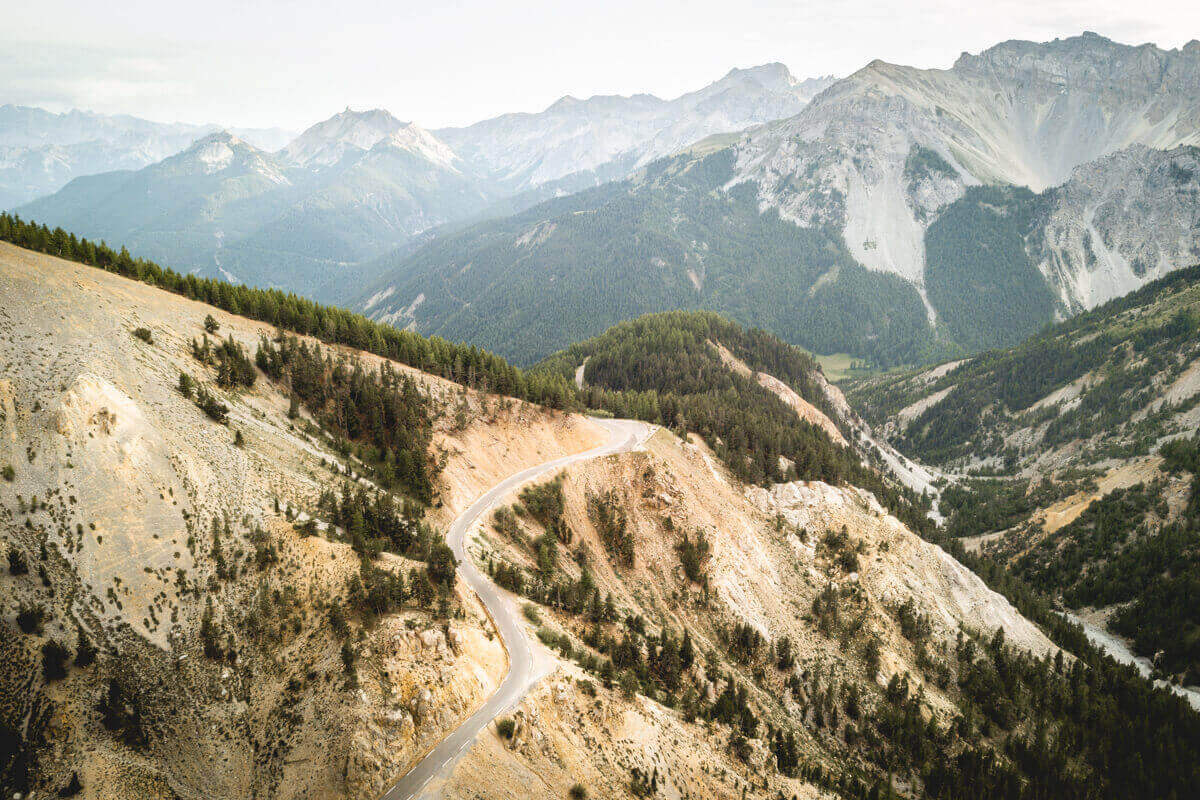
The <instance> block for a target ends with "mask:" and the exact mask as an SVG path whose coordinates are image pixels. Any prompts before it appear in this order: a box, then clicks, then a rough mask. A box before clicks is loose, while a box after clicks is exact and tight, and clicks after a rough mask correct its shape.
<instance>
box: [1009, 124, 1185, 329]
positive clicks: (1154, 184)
mask: <svg viewBox="0 0 1200 800" xmlns="http://www.w3.org/2000/svg"><path fill="white" fill-rule="evenodd" d="M1198 200H1200V150H1197V149H1196V148H1195V147H1179V148H1175V149H1173V150H1170V151H1165V152H1164V151H1161V150H1153V149H1150V148H1148V147H1145V146H1141V145H1135V146H1133V147H1130V148H1127V149H1125V150H1122V151H1120V152H1117V153H1114V154H1113V155H1110V156H1107V157H1105V158H1102V159H1100V160H1098V161H1095V162H1092V163H1089V164H1085V165H1083V166H1080V167H1077V168H1076V169H1075V170H1074V172H1073V173H1072V175H1071V179H1070V180H1069V181H1067V182H1066V183H1065V184H1063V185H1062V186H1060V187H1058V188H1056V189H1053V190H1051V191H1049V192H1047V193H1046V209H1045V212H1044V214H1045V216H1044V218H1043V219H1041V220H1040V221H1039V235H1037V236H1035V237H1033V239H1032V240H1031V241H1030V243H1029V251H1030V256H1031V257H1032V259H1033V260H1034V263H1036V264H1037V265H1038V268H1039V269H1040V270H1041V271H1042V273H1043V274H1044V275H1045V276H1046V278H1047V280H1049V281H1050V283H1051V286H1052V287H1054V288H1055V289H1057V291H1058V294H1059V298H1060V300H1061V302H1062V303H1063V305H1064V306H1066V307H1067V308H1069V309H1071V310H1081V309H1086V308H1094V307H1095V306H1097V305H1099V304H1101V303H1103V302H1105V301H1107V300H1111V299H1112V298H1114V297H1119V296H1121V295H1123V294H1126V293H1128V292H1131V291H1133V290H1134V289H1136V288H1138V287H1139V286H1141V285H1142V284H1144V283H1147V282H1148V281H1151V280H1154V279H1155V278H1159V277H1162V276H1163V275H1164V274H1166V273H1167V272H1170V271H1171V270H1172V269H1175V268H1177V267H1179V266H1183V265H1187V264H1193V263H1197V262H1200V215H1197V211H1196V209H1197V202H1198Z"/></svg>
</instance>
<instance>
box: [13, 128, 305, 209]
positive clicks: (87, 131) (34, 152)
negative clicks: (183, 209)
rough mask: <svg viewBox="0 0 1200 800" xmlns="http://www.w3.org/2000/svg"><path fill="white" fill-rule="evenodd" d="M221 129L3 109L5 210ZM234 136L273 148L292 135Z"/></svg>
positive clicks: (146, 161) (135, 165)
mask: <svg viewBox="0 0 1200 800" xmlns="http://www.w3.org/2000/svg"><path fill="white" fill-rule="evenodd" d="M217 130H219V128H218V127H217V126H216V125H187V124H182V123H161V122H151V121H149V120H144V119H138V118H137V117H130V116H125V115H117V116H107V115H104V114H93V113H91V112H87V111H69V112H67V113H65V114H55V113H52V112H50V111H44V110H42V109H40V108H28V107H25V106H15V105H3V106H0V208H5V209H11V208H15V207H17V206H19V205H21V204H23V203H27V202H29V201H30V200H33V199H35V198H38V197H42V196H44V195H47V194H50V193H52V192H56V191H58V190H59V189H61V188H62V187H63V186H65V185H66V184H67V183H69V182H70V181H71V180H73V179H75V178H78V177H82V176H84V175H94V174H96V173H99V172H109V171H112V170H125V169H141V168H142V167H145V166H148V165H150V164H153V163H155V162H157V161H161V160H162V159H164V158H166V157H168V156H171V155H174V154H175V153H178V152H179V151H181V150H183V149H184V148H186V147H188V146H189V145H190V144H191V143H192V142H194V141H195V140H196V139H199V138H200V137H202V136H205V135H207V134H210V133H213V132H215V131H217ZM233 133H234V134H235V135H237V136H240V137H241V138H243V139H246V140H247V141H250V142H253V143H254V144H255V145H257V146H258V147H262V148H265V149H268V150H274V149H277V148H279V147H281V146H283V144H284V143H285V142H287V141H288V140H289V139H291V137H292V136H293V134H292V133H291V132H289V131H286V130H283V129H281V128H267V129H251V128H247V129H241V128H238V129H235V130H234V131H233Z"/></svg>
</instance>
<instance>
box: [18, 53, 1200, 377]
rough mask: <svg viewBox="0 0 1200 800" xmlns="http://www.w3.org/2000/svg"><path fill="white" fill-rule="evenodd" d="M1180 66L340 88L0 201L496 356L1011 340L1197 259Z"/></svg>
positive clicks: (877, 69) (974, 347) (1187, 99)
mask: <svg viewBox="0 0 1200 800" xmlns="http://www.w3.org/2000/svg"><path fill="white" fill-rule="evenodd" d="M1198 81H1200V42H1191V43H1189V44H1188V45H1186V46H1184V47H1182V48H1180V49H1176V50H1163V49H1160V48H1158V47H1156V46H1154V45H1149V44H1147V45H1140V46H1137V47H1132V46H1127V45H1123V44H1118V43H1115V42H1113V41H1110V40H1108V39H1106V38H1104V37H1101V36H1098V35H1096V34H1092V33H1085V34H1083V35H1081V36H1077V37H1072V38H1068V39H1060V40H1055V41H1053V42H1047V43H1034V42H1020V41H1010V42H1004V43H1001V44H998V45H996V46H994V47H992V48H990V49H988V50H986V51H984V52H982V53H980V54H978V55H969V54H964V55H963V56H961V57H960V58H959V59H958V60H957V61H956V62H955V64H954V65H953V66H952V67H951V68H949V69H942V70H938V69H932V70H929V69H916V68H912V67H905V66H898V65H894V64H888V63H884V62H882V61H874V62H872V63H870V64H868V65H867V66H866V67H864V68H863V69H861V70H859V71H858V72H856V73H854V74H853V75H851V76H849V77H847V78H844V79H841V80H835V79H833V78H820V79H812V80H806V81H798V80H796V79H795V78H794V77H792V76H791V74H790V73H789V72H788V71H787V69H786V68H785V67H783V66H782V65H780V64H767V65H764V66H761V67H756V68H753V69H745V70H733V71H731V72H730V73H729V74H727V75H726V76H725V77H723V78H722V79H721V80H719V81H716V82H715V83H713V84H710V85H708V86H706V87H704V88H703V89H700V90H698V91H695V92H692V93H689V94H685V95H683V96H681V97H678V98H676V99H674V100H663V99H661V98H657V97H654V96H651V95H634V96H631V97H620V96H597V97H592V98H589V99H586V100H579V99H576V98H573V97H570V96H568V97H564V98H562V99H561V100H559V101H558V102H556V103H554V104H553V105H551V106H550V107H549V108H547V109H546V110H544V111H542V112H540V113H536V114H507V115H503V116H500V117H496V118H494V119H490V120H485V121H483V122H479V123H476V124H474V125H471V126H468V127H464V128H445V129H438V130H426V129H423V128H421V127H420V126H418V125H417V124H415V123H408V122H402V121H400V120H399V119H397V118H396V117H394V116H392V115H391V114H390V113H388V112H387V111H383V110H379V109H376V110H372V111H364V112H355V111H351V110H349V109H347V110H346V111H344V112H343V113H341V114H338V115H335V116H334V117H331V118H330V119H328V120H325V121H323V122H321V123H318V124H316V125H314V126H312V127H310V128H309V129H308V130H306V131H305V132H304V133H302V134H301V135H300V136H299V137H297V138H296V139H294V140H292V141H291V142H289V143H288V144H287V145H286V146H284V147H282V148H281V149H279V150H277V151H275V152H268V151H266V150H262V149H259V148H256V147H255V146H254V145H252V144H251V143H250V142H249V141H247V140H246V139H245V138H244V137H239V136H236V135H234V134H232V133H228V132H220V133H214V134H210V135H209V136H208V137H205V138H202V139H200V140H198V141H196V142H195V143H194V144H192V145H191V146H189V147H188V148H187V149H185V150H183V151H182V152H180V153H178V154H176V155H173V156H170V157H168V158H166V159H163V160H161V161H158V162H156V163H153V164H150V165H149V166H145V167H143V168H141V169H137V170H124V171H115V172H108V173H103V174H99V175H92V176H88V177H85V178H80V179H77V180H75V181H73V182H71V183H70V184H68V185H67V186H66V187H64V188H63V189H61V190H60V191H58V192H56V193H55V194H53V195H50V196H48V197H43V198H41V199H39V200H35V201H34V202H32V203H29V204H26V205H24V206H22V207H21V208H20V209H19V211H20V213H21V214H22V215H25V216H28V217H31V218H34V219H37V220H38V221H42V222H45V223H47V224H50V225H61V226H63V227H65V228H67V229H69V230H72V231H77V232H80V233H83V234H86V235H88V236H91V237H93V238H105V239H108V240H110V241H119V242H122V243H127V244H129V245H130V246H132V247H135V248H136V249H137V251H138V252H140V253H143V254H145V255H146V256H148V257H151V258H154V259H157V260H160V261H164V262H167V263H171V264H174V265H176V266H177V267H180V268H182V269H185V270H188V271H197V272H199V273H201V274H206V275H219V276H221V277H224V278H227V279H229V280H235V281H241V282H245V283H249V284H254V285H264V286H275V287H280V288H285V289H289V290H294V291H298V292H301V293H304V294H307V295H309V296H313V297H316V298H318V299H325V300H335V301H338V302H345V303H350V304H353V305H355V307H356V308H357V309H359V310H362V311H364V312H366V313H369V314H370V315H372V316H373V317H374V318H376V319H380V320H386V321H389V322H392V323H394V324H399V325H404V326H413V327H415V328H416V329H417V330H420V331H422V332H425V333H430V334H438V335H441V336H445V337H448V338H451V339H456V340H464V341H468V342H470V343H473V344H477V345H481V346H486V347H489V348H491V349H494V350H495V351H497V352H499V353H501V354H503V355H505V356H507V357H509V358H512V359H514V360H516V361H518V362H520V363H526V364H529V363H533V362H536V361H537V360H538V359H540V358H542V357H544V356H546V355H548V354H549V353H551V352H553V351H554V350H556V349H559V348H562V347H565V346H567V345H569V344H570V343H572V342H574V341H578V340H579V339H581V338H586V337H588V336H592V335H595V334H596V333H599V332H600V331H602V330H604V329H605V328H606V327H607V326H609V325H612V324H615V323H617V322H619V321H621V320H622V319H628V318H629V317H631V316H636V315H637V314H640V313H646V312H654V311H663V310H669V309H708V310H714V311H718V312H720V313H723V314H726V315H728V316H730V317H732V318H734V319H736V320H737V321H739V322H741V323H743V324H747V325H756V326H761V327H764V328H766V329H768V330H770V331H772V332H774V333H776V334H778V335H780V336H782V337H784V338H785V339H786V340H787V341H789V342H791V343H794V344H798V345H801V346H803V347H805V348H808V349H810V350H813V351H815V352H819V353H827V354H828V353H846V354H849V355H850V356H852V357H854V358H859V359H865V360H866V361H868V362H869V363H871V364H872V365H874V366H876V367H890V366H893V365H897V364H910V363H918V362H928V361H933V360H937V359H939V358H944V357H953V356H958V355H964V354H968V353H972V352H976V351H979V350H981V349H986V348H988V347H994V346H1006V345H1011V344H1014V343H1016V342H1017V341H1019V340H1021V339H1022V338H1024V337H1025V336H1028V335H1029V334H1031V333H1033V332H1034V331H1036V330H1038V329H1039V328H1040V327H1042V326H1043V325H1045V324H1047V323H1049V322H1053V321H1055V320H1058V319H1064V318H1066V317H1069V316H1071V315H1072V314H1076V313H1079V312H1080V311H1082V310H1086V309H1088V308H1092V307H1095V306H1096V305H1098V304H1100V303H1103V302H1105V301H1106V300H1108V299H1111V298H1113V297H1117V296H1119V295H1121V294H1123V293H1125V292H1128V291H1131V290H1133V289H1135V288H1137V287H1138V286H1141V285H1143V284H1144V283H1145V282H1147V281H1149V280H1152V279H1154V278H1155V277H1158V276H1161V275H1163V274H1166V273H1167V272H1169V271H1171V270H1173V269H1176V268H1178V267H1180V266H1185V265H1188V264H1190V263H1192V262H1193V261H1195V260H1197V259H1198V258H1200V221H1198V218H1197V215H1196V213H1195V208H1196V199H1197V196H1198V192H1200V170H1198V166H1200V165H1198V164H1197V150H1196V149H1195V148H1196V145H1197V144H1200V97H1198V96H1197V95H1196V93H1195V92H1194V91H1193V87H1194V86H1195V85H1197V82H1198ZM583 308H586V309H587V311H588V313H587V314H580V313H579V311H580V309H583Z"/></svg>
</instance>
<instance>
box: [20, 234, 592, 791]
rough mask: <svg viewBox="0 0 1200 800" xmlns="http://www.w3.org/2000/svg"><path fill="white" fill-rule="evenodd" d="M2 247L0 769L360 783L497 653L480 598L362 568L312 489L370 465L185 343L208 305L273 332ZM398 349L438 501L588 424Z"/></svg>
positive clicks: (573, 446) (313, 787) (200, 328)
mask: <svg viewBox="0 0 1200 800" xmlns="http://www.w3.org/2000/svg"><path fill="white" fill-rule="evenodd" d="M2 247H3V251H2V252H0V298H2V300H0V338H2V340H3V343H4V344H3V348H2V352H3V376H2V380H0V409H2V412H0V464H3V465H4V470H5V479H4V480H3V481H0V505H2V511H0V514H2V516H3V519H2V522H0V524H2V525H3V537H2V538H3V542H4V544H3V548H4V551H5V557H6V560H5V562H4V563H5V564H6V567H7V568H6V569H5V570H3V572H2V574H0V584H2V585H3V596H4V598H5V600H4V608H3V614H4V618H5V619H4V622H3V624H4V626H5V628H6V631H7V632H6V633H5V635H4V636H3V637H0V638H3V640H4V644H3V649H4V651H5V654H4V658H3V662H4V664H5V665H6V666H5V670H4V674H3V678H2V679H0V697H3V698H4V701H3V713H2V715H0V723H2V724H3V727H4V731H5V735H6V742H8V741H11V740H10V739H8V738H7V737H11V736H15V737H16V743H23V744H22V747H21V749H20V751H19V752H18V753H17V754H15V759H16V760H15V761H14V762H13V763H12V764H11V765H9V764H6V765H5V768H6V769H9V770H10V771H9V772H7V773H6V775H7V777H6V779H5V783H6V785H7V786H11V787H13V788H14V790H17V791H22V792H24V791H27V789H26V788H25V787H26V786H28V787H29V788H30V789H33V790H34V791H35V792H41V793H54V792H56V791H58V790H60V789H62V788H64V787H68V786H70V785H72V784H73V782H77V783H78V784H79V785H80V786H81V787H82V795H81V796H91V797H148V796H165V797H211V796H214V794H217V795H221V796H226V797H239V796H244V797H249V796H253V795H260V796H263V795H265V796H272V797H301V796H303V797H344V796H358V797H374V796H375V795H376V794H377V793H378V792H379V791H380V790H381V789H382V788H383V786H384V785H386V784H387V783H388V782H389V781H391V780H394V779H395V777H397V775H398V774H401V773H402V772H403V771H404V770H405V769H406V768H407V766H408V765H409V764H411V763H413V762H414V761H415V760H416V758H417V757H418V756H419V755H420V754H421V752H422V751H423V750H424V749H426V748H428V747H430V746H432V745H433V744H434V743H436V742H437V741H438V740H439V739H440V738H441V737H442V736H443V735H444V734H445V733H446V732H447V731H449V730H450V729H452V728H453V727H454V726H455V725H456V724H457V722H458V721H459V720H460V719H462V718H463V717H465V716H466V715H467V714H468V713H469V712H470V711H472V710H473V709H474V707H475V706H477V705H478V704H479V703H480V702H481V701H482V699H483V698H484V697H485V696H486V695H487V694H488V693H490V692H491V691H492V690H493V689H494V688H495V686H496V685H497V684H498V682H499V679H500V678H501V677H502V676H503V674H504V672H505V670H506V667H507V661H506V655H505V653H504V650H503V648H502V647H501V646H500V644H499V642H498V641H497V640H495V638H494V635H493V633H492V630H491V626H490V623H489V622H488V621H487V618H486V616H485V615H484V614H483V612H482V609H481V608H480V607H479V606H478V604H477V602H476V601H475V600H474V599H473V597H472V596H468V595H466V594H464V593H463V592H462V591H461V590H459V591H452V590H442V589H438V590H436V591H435V590H434V589H433V587H432V586H431V588H430V595H429V596H428V597H421V596H420V592H418V591H417V589H416V587H417V586H418V585H419V583H420V582H421V581H423V580H426V579H425V578H424V577H423V576H424V573H425V571H426V567H425V565H424V564H423V563H421V562H420V561H414V560H410V559H407V558H404V557H402V556H399V555H391V554H388V553H385V554H383V555H382V556H380V557H379V559H377V560H376V561H375V562H374V564H372V565H370V566H369V567H365V566H364V565H363V563H362V561H361V560H360V557H359V555H358V554H357V553H356V552H355V550H354V547H353V545H352V543H351V541H350V539H351V535H352V531H348V530H345V529H336V528H332V527H330V525H329V522H328V521H329V516H330V515H329V513H328V512H327V510H326V509H324V508H323V507H322V503H321V497H322V494H323V493H325V492H326V491H328V490H331V489H332V490H333V491H334V492H341V491H343V488H342V487H346V486H354V485H356V482H355V481H354V480H353V479H352V478H351V477H348V476H358V475H360V473H363V474H369V471H368V470H367V469H366V467H365V465H363V464H362V463H360V462H358V461H357V460H356V459H355V457H354V456H351V455H348V454H347V453H346V452H345V451H344V449H343V451H342V452H339V447H338V445H337V442H336V441H335V440H334V439H333V438H332V437H331V436H329V435H328V434H327V433H325V432H324V431H322V430H321V428H320V427H319V426H317V425H316V424H314V420H313V418H312V417H311V415H310V413H309V412H308V409H307V408H306V407H304V406H300V408H299V410H297V409H296V408H292V409H291V410H290V411H291V413H292V414H294V418H290V417H289V407H290V406H291V403H290V402H289V397H288V395H287V393H286V392H285V391H284V389H283V387H282V386H280V385H278V384H276V383H275V382H273V381H271V380H270V378H269V377H268V376H267V375H264V374H261V373H260V374H259V376H258V379H257V380H255V381H254V383H253V385H252V386H251V387H248V388H247V387H244V386H238V387H237V388H228V389H223V388H221V387H219V386H218V385H217V381H218V379H219V376H220V369H219V368H218V367H217V366H215V365H214V366H208V365H206V364H203V363H201V362H199V361H198V360H197V359H196V358H195V357H194V356H193V353H192V344H191V343H192V341H193V340H197V341H201V340H202V339H203V337H204V336H205V334H206V331H205V327H204V323H205V319H206V317H208V316H209V315H211V316H212V319H213V322H214V323H215V324H216V326H218V329H217V331H216V332H215V333H213V334H212V338H213V341H214V342H215V341H218V340H227V337H229V336H232V337H233V339H234V341H235V342H237V343H239V344H241V345H242V346H244V347H245V348H246V349H247V350H248V351H251V352H252V351H253V348H254V347H255V346H256V345H257V344H258V343H259V341H260V339H261V337H268V338H272V337H275V336H276V335H277V333H276V331H274V330H273V329H272V328H270V327H269V326H266V325H262V324H258V323H253V322H249V321H247V320H244V319H242V318H239V317H235V316H232V315H229V314H225V313H222V312H220V311H216V310H214V309H212V308H211V307H209V306H205V305H203V304H200V303H195V302H191V301H188V300H185V299H183V298H179V297H177V296H174V295H170V294H167V293H165V292H162V291H160V290H157V289H153V288H150V287H147V286H143V285H141V284H137V283H134V282H131V281H128V280H126V279H124V278H120V277H117V276H114V275H111V274H108V273H105V272H102V271H100V270H96V269H92V268H89V267H83V266H80V265H77V264H72V263H69V262H65V261H60V260H58V259H52V258H49V257H46V256H41V255H35V254H32V253H29V252H27V251H23V250H19V249H17V248H14V247H11V246H9V245H3V246H2ZM141 329H145V330H146V331H148V332H149V333H148V334H145V336H146V337H147V338H148V339H149V341H146V340H144V339H142V338H138V337H137V336H135V335H134V332H135V331H139V330H141ZM310 344H312V343H310ZM356 358H361V359H363V360H364V361H366V360H367V359H370V361H368V362H367V364H368V367H374V368H377V364H378V361H379V359H375V358H373V357H368V356H356ZM395 369H397V370H399V371H401V372H403V373H404V374H407V375H414V376H415V377H416V379H417V382H418V385H419V387H420V390H421V391H422V392H423V393H426V394H428V395H429V396H430V397H431V398H432V400H431V404H432V409H433V411H432V413H433V416H434V423H433V431H432V437H433V442H434V444H433V452H432V453H431V455H433V456H434V457H436V458H439V459H441V460H442V461H444V464H445V469H444V470H443V471H442V472H441V476H440V479H439V498H440V502H441V507H440V508H438V509H437V510H436V512H435V513H433V514H431V515H430V521H431V522H434V523H437V522H439V521H441V520H444V519H445V518H447V517H449V516H452V515H453V514H454V513H455V511H456V510H461V508H463V507H464V505H465V503H466V502H467V501H468V500H469V499H470V498H471V497H473V496H474V494H475V493H477V491H478V487H480V486H484V485H488V484H489V483H490V482H494V481H495V480H497V479H498V478H499V477H502V476H503V475H505V474H508V472H511V471H513V470H515V469H519V468H520V467H522V466H527V465H530V464H533V463H539V462H541V461H544V460H546V459H548V458H552V457H555V456H558V455H562V454H563V453H565V452H572V451H573V450H579V449H586V448H587V447H589V446H591V445H592V444H593V443H594V441H596V440H597V438H598V436H599V432H598V431H596V430H594V429H593V428H592V427H591V426H590V425H589V424H588V423H587V422H585V421H583V420H582V419H580V418H577V417H568V416H565V415H561V414H557V415H551V414H548V413H546V412H543V411H541V410H540V409H538V408H536V407H533V406H529V405H527V404H524V403H520V402H517V401H500V400H498V399H495V398H490V399H489V398H483V397H482V396H479V395H476V394H474V393H469V392H466V391H465V390H463V389H462V388H461V387H460V386H458V385H457V384H452V383H450V382H448V381H443V380H441V379H437V378H433V377H431V376H426V375H423V374H420V373H416V372H415V371H413V370H409V369H407V368H404V367H399V366H396V367H395ZM181 373H185V374H188V375H189V376H191V377H192V379H193V380H194V384H195V387H196V390H201V389H202V390H205V391H207V392H210V393H211V395H212V397H213V398H214V399H215V400H216V401H217V402H218V403H223V404H225V405H226V406H227V408H228V417H227V420H226V422H225V424H221V423H218V422H216V421H214V420H213V419H211V418H210V417H209V416H207V415H206V414H205V413H204V412H203V411H202V410H201V409H200V408H199V407H198V406H197V404H196V402H195V401H194V399H189V398H188V397H185V396H184V395H183V394H182V393H181V391H180V388H179V387H180V374H181ZM439 454H441V455H439ZM362 480H363V481H366V478H362ZM312 517H316V518H317V521H316V522H315V524H314V523H313V522H309V520H310V519H311V518H312ZM406 524H412V525H416V523H415V522H406ZM384 572H386V573H388V574H393V573H394V574H397V575H399V576H401V578H402V580H401V584H407V589H406V590H405V591H404V592H403V595H402V596H403V598H404V599H403V600H401V601H400V602H398V603H395V602H394V601H388V602H384V601H383V600H380V599H378V598H376V597H374V592H375V591H376V590H377V588H378V586H379V585H381V584H382V585H388V584H387V582H385V581H382V580H380V578H379V575H380V574H381V573H384ZM364 583H365V584H366V589H365V591H366V593H367V595H368V596H367V597H365V598H364V597H363V596H361V595H362V593H363V592H364ZM391 586H392V587H393V588H394V584H391ZM376 609H380V610H382V609H387V610H388V611H389V613H386V614H383V615H382V616H379V615H378V614H376V613H375V610H376ZM26 629H28V632H24V631H25V630H26ZM6 758H7V756H6Z"/></svg>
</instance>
